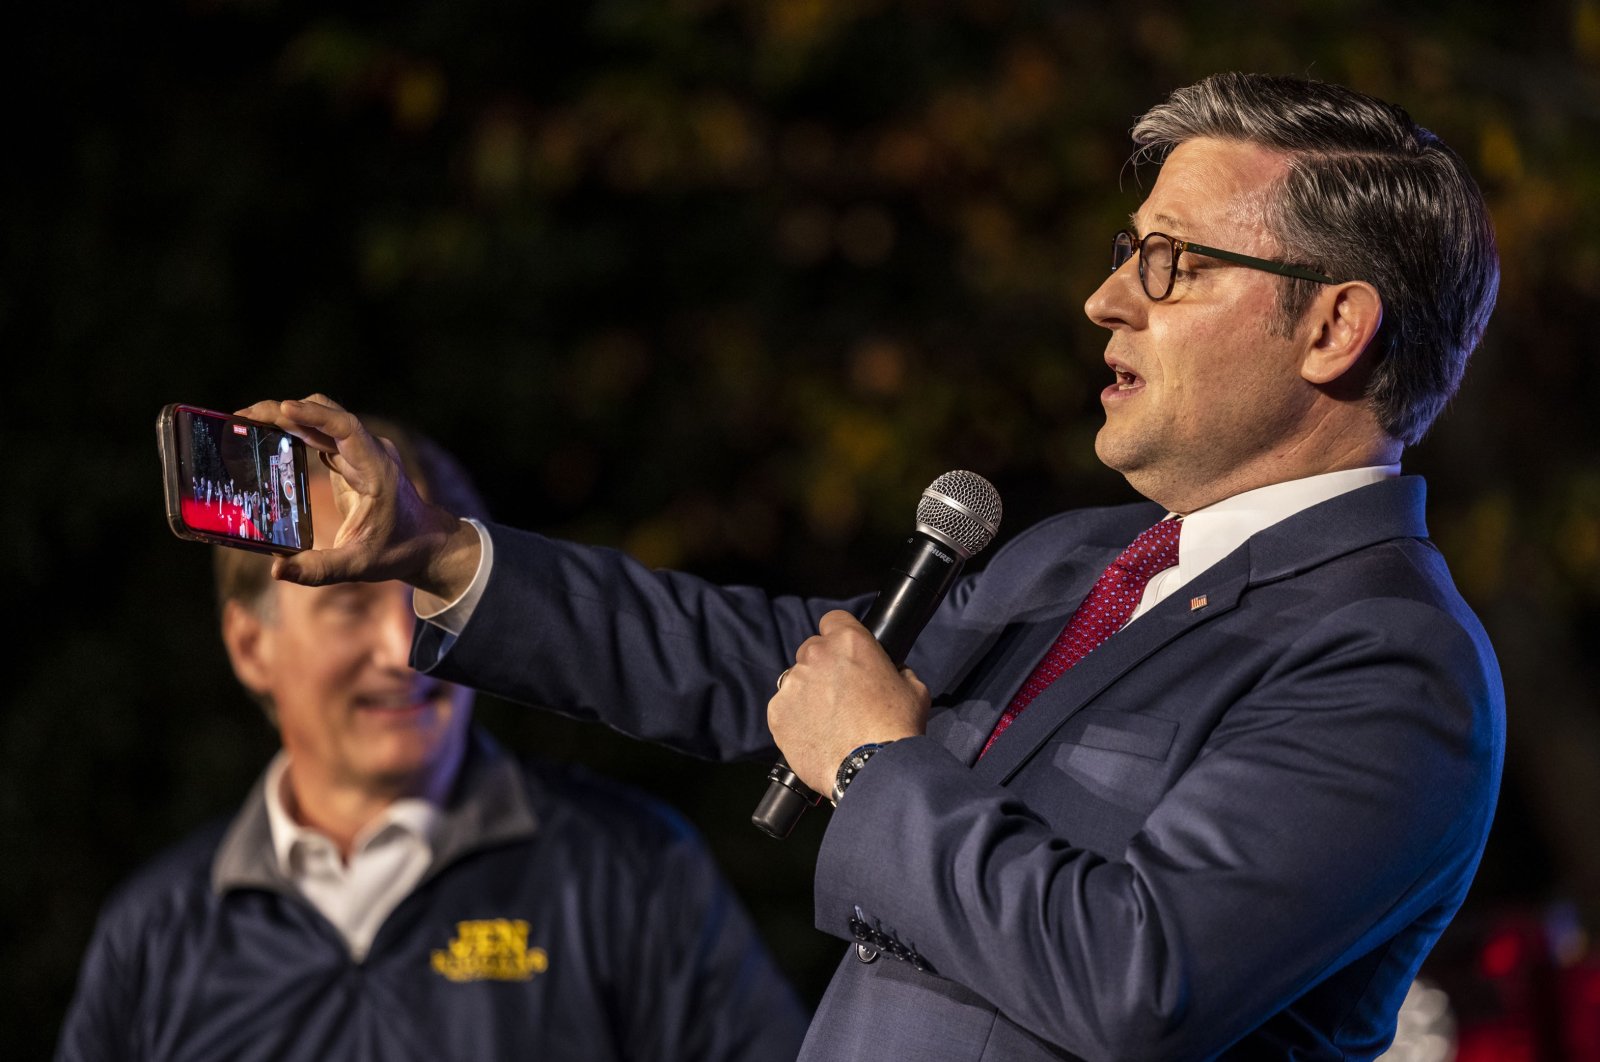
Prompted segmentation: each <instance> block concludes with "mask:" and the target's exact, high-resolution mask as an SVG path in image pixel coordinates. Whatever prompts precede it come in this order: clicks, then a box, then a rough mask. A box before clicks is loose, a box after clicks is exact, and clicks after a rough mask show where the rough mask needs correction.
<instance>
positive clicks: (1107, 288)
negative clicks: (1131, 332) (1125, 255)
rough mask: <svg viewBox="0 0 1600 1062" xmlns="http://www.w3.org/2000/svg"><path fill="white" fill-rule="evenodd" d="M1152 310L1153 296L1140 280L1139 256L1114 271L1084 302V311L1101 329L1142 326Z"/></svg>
mask: <svg viewBox="0 0 1600 1062" xmlns="http://www.w3.org/2000/svg"><path fill="white" fill-rule="evenodd" d="M1149 310H1150V297H1149V296H1148V295H1146V294H1145V293H1144V288H1143V287H1142V286H1141V285H1140V283H1139V262H1138V255H1134V256H1133V257H1131V258H1129V259H1128V260H1127V261H1126V262H1123V263H1122V265H1120V266H1118V267H1117V268H1116V269H1115V270H1113V271H1112V273H1111V275H1110V276H1108V277H1106V279H1105V280H1103V281H1101V283H1100V286H1099V287H1098V288H1096V289H1095V290H1094V293H1093V294H1092V295H1090V296H1089V298H1088V299H1087V300H1085V302H1084V304H1083V312H1084V313H1086V314H1088V315H1089V320H1091V321H1093V322H1094V323H1095V324H1097V325H1099V326H1100V327H1101V328H1112V329H1115V328H1117V327H1119V326H1125V327H1129V328H1142V327H1144V322H1145V315H1146V314H1147V313H1149Z"/></svg>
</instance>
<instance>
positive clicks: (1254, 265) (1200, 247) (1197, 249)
mask: <svg viewBox="0 0 1600 1062" xmlns="http://www.w3.org/2000/svg"><path fill="white" fill-rule="evenodd" d="M1157 237H1159V238H1161V239H1163V240H1166V241H1167V242H1168V243H1170V244H1172V265H1171V267H1170V269H1169V273H1170V274H1171V275H1170V276H1168V278H1167V290H1166V291H1164V292H1162V293H1161V294H1160V295H1152V294H1150V282H1149V281H1148V280H1147V279H1146V278H1145V269H1144V245H1145V241H1146V240H1150V239H1154V238H1157ZM1124 239H1126V240H1127V241H1128V253H1127V256H1126V257H1124V258H1123V259H1122V260H1121V261H1120V262H1119V261H1118V260H1117V257H1118V253H1119V250H1120V248H1119V245H1120V244H1121V242H1122V241H1123V240H1124ZM1135 251H1137V252H1138V253H1139V286H1140V287H1141V288H1143V289H1144V294H1145V297H1146V298H1148V299H1149V300H1150V301H1151V302H1161V301H1162V300H1163V299H1165V298H1167V296H1169V295H1171V294H1172V292H1173V289H1174V288H1176V287H1177V286H1178V256H1179V255H1181V254H1183V253H1184V252H1185V251H1193V252H1194V253H1195V254H1203V255H1205V256H1207V257H1208V258H1216V259H1220V260H1221V261H1224V262H1231V263H1233V264H1234V265H1241V266H1244V267H1245V268H1246V269H1259V270H1262V271H1263V272H1266V273H1276V274H1277V275H1278V276H1281V277H1294V278H1295V279H1296V280H1310V281H1314V282H1316V283H1318V284H1338V283H1341V281H1338V280H1335V279H1333V278H1332V277H1330V276H1328V275H1326V274H1324V273H1318V272H1317V271H1316V270H1314V269H1307V268H1306V267H1305V266H1297V265H1290V264H1289V263H1288V262H1278V261H1274V260H1273V259H1271V258H1257V257H1255V256H1254V255H1248V254H1240V253H1239V252H1238V251H1223V250H1219V249H1218V248H1216V247H1207V246H1205V245H1204V244H1199V243H1190V242H1189V241H1188V240H1180V239H1178V238H1177V237H1176V236H1169V235H1168V234H1167V233H1165V232H1147V233H1145V234H1144V235H1143V236H1137V235H1135V234H1134V233H1133V232H1132V231H1131V230H1129V229H1121V230H1119V231H1118V232H1117V234H1116V235H1115V236H1113V237H1111V271H1112V272H1113V273H1115V272H1116V271H1117V270H1119V269H1121V268H1122V267H1123V266H1125V265H1127V264H1128V260H1129V259H1131V258H1132V257H1133V255H1134V252H1135Z"/></svg>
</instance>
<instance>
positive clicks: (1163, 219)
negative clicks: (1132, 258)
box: [1128, 212, 1183, 233]
mask: <svg viewBox="0 0 1600 1062" xmlns="http://www.w3.org/2000/svg"><path fill="white" fill-rule="evenodd" d="M1150 223H1151V224H1153V225H1160V226H1161V227H1162V228H1164V229H1176V230H1178V231H1179V232H1182V231H1183V222H1182V221H1180V220H1178V219H1177V218H1175V217H1173V216H1172V215H1171V214H1157V215H1155V216H1154V217H1152V218H1151V219H1150ZM1128 225H1129V226H1130V227H1131V228H1132V229H1133V231H1134V232H1136V233H1137V232H1140V231H1141V230H1140V228H1139V215H1138V213H1137V212H1135V213H1132V214H1129V215H1128Z"/></svg>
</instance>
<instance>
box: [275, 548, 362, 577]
mask: <svg viewBox="0 0 1600 1062" xmlns="http://www.w3.org/2000/svg"><path fill="white" fill-rule="evenodd" d="M356 556H358V554H357V553H356V551H355V550H353V549H350V548H349V547H336V548H334V549H313V550H305V551H304V552H301V553H291V554H289V555H287V556H283V557H278V558H276V559H275V560H274V561H273V562H272V577H273V578H274V579H279V580H282V581H283V582H286V583H299V584H300V585H301V586H326V585H327V584H329V583H342V582H350V581H352V580H358V579H360V578H361V575H360V573H359V571H357V570H355V568H354V566H353V565H352V564H351V563H350V562H351V561H352V559H354V558H355V557H356Z"/></svg>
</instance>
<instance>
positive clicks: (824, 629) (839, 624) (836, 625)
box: [817, 608, 866, 637]
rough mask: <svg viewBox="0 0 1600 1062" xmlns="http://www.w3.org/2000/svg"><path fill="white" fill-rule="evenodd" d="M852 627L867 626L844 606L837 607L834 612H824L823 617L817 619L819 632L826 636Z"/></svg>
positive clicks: (861, 627)
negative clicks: (843, 607)
mask: <svg viewBox="0 0 1600 1062" xmlns="http://www.w3.org/2000/svg"><path fill="white" fill-rule="evenodd" d="M852 627H854V628H856V629H857V630H862V631H865V630H866V628H865V627H863V626H862V625H861V621H860V620H858V619H856V618H855V617H854V616H852V615H851V614H850V613H848V612H846V611H845V610H844V609H842V608H836V609H834V610H833V611H832V612H827V613H824V614H823V616H822V619H820V620H818V621H817V632H818V633H819V634H821V635H823V636H824V637H826V636H828V635H830V634H833V633H835V632H838V631H846V630H849V629H851V628H852Z"/></svg>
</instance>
